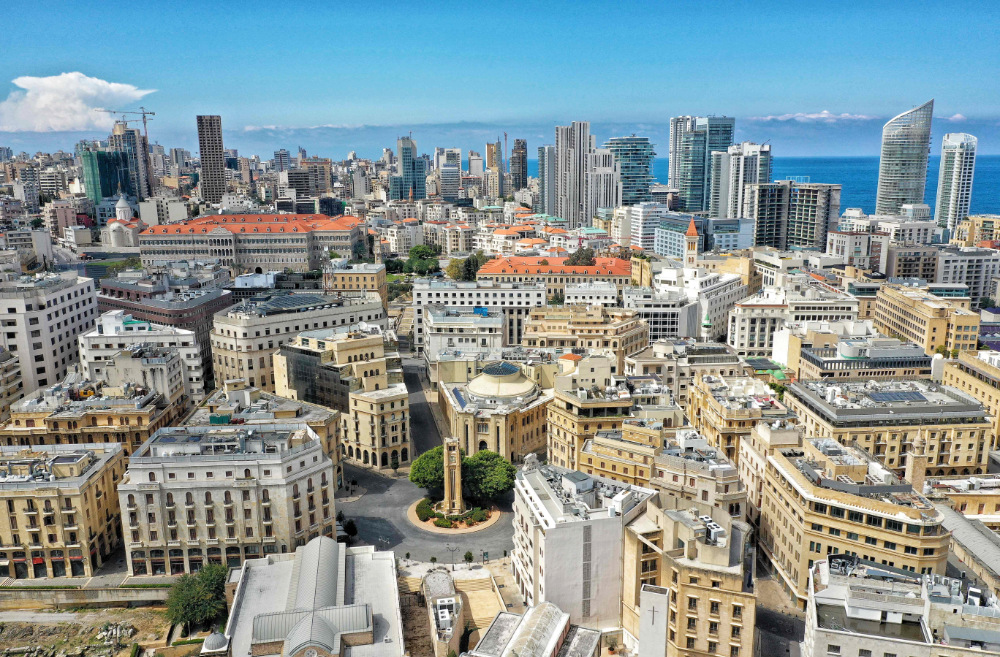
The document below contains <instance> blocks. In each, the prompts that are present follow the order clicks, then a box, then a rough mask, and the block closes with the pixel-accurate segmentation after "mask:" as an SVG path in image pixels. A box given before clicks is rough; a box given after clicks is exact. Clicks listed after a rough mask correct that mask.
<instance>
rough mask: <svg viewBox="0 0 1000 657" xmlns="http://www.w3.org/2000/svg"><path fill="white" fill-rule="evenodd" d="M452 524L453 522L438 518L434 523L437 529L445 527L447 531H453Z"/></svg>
mask: <svg viewBox="0 0 1000 657" xmlns="http://www.w3.org/2000/svg"><path fill="white" fill-rule="evenodd" d="M451 524H452V523H451V520H448V519H447V518H437V519H436V520H435V521H434V526H435V527H443V528H445V529H451Z"/></svg>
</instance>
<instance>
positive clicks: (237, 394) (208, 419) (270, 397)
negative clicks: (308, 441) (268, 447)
mask: <svg viewBox="0 0 1000 657" xmlns="http://www.w3.org/2000/svg"><path fill="white" fill-rule="evenodd" d="M241 384H242V379H241V380H238V381H226V382H225V385H224V386H223V387H221V388H218V389H217V390H215V392H213V393H212V394H211V395H210V396H208V397H207V398H206V399H205V400H204V401H203V402H202V403H201V405H200V406H198V408H196V409H195V410H194V412H193V413H192V414H191V415H189V416H188V418H187V419H186V420H185V424H188V425H195V426H197V425H225V424H260V423H273V422H275V421H279V422H280V421H296V422H306V423H309V422H322V421H325V420H327V419H329V418H330V417H332V416H335V415H337V411H335V410H332V409H329V408H326V407H325V406H319V405H317V404H309V403H306V402H301V401H297V400H294V399H287V398H285V397H279V396H278V395H274V394H271V393H268V392H264V391H262V390H260V389H258V388H245V387H242V385H241Z"/></svg>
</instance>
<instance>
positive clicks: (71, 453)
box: [0, 443, 122, 491]
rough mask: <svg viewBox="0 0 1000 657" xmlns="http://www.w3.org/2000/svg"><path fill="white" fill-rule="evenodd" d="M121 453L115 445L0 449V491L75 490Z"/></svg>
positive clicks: (10, 447) (16, 446)
mask: <svg viewBox="0 0 1000 657" xmlns="http://www.w3.org/2000/svg"><path fill="white" fill-rule="evenodd" d="M121 452H122V448H121V445H119V444H117V443H108V444H90V443H87V444H82V445H35V446H31V447H24V446H20V445H14V446H6V447H0V491H12V490H33V489H45V488H75V487H79V486H80V485H82V484H83V483H84V482H86V480H87V479H90V478H91V477H93V476H96V475H97V474H99V473H100V472H102V471H103V470H104V468H105V466H107V464H108V462H109V461H111V460H112V459H114V458H115V457H117V456H118V454H120V453H121Z"/></svg>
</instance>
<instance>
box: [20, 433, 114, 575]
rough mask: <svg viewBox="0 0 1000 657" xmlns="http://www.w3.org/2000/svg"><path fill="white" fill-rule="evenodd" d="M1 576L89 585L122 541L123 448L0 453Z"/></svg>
mask: <svg viewBox="0 0 1000 657" xmlns="http://www.w3.org/2000/svg"><path fill="white" fill-rule="evenodd" d="M0 469H2V474H0V500H2V504H3V505H4V507H5V508H6V513H4V514H3V515H2V516H0V576H3V577H10V578H12V579H39V578H43V577H91V576H93V575H94V574H95V572H96V571H97V569H98V568H100V567H101V566H102V565H103V564H104V563H105V561H106V560H107V559H108V558H109V557H110V556H111V554H112V553H113V552H114V551H115V550H116V549H117V548H118V546H119V544H120V541H121V538H120V536H121V516H120V514H119V508H118V497H117V495H116V494H115V486H116V484H117V483H118V481H119V480H120V479H121V478H122V475H123V473H124V471H125V458H124V452H123V451H122V448H121V446H120V445H114V444H89V443H82V444H77V445H29V446H21V445H18V446H5V447H0Z"/></svg>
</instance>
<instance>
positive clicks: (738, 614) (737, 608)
mask: <svg viewBox="0 0 1000 657" xmlns="http://www.w3.org/2000/svg"><path fill="white" fill-rule="evenodd" d="M733 618H743V605H733Z"/></svg>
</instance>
